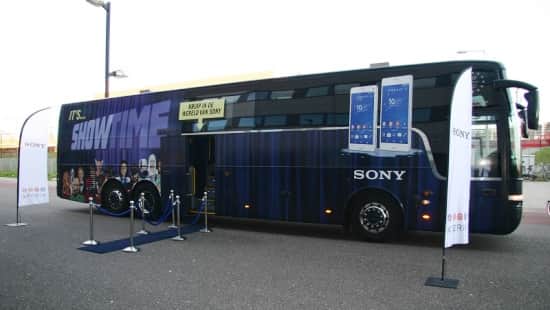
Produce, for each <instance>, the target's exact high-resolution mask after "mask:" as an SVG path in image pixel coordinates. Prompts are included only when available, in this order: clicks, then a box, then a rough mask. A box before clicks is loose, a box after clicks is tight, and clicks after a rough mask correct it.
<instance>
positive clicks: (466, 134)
mask: <svg viewBox="0 0 550 310" xmlns="http://www.w3.org/2000/svg"><path fill="white" fill-rule="evenodd" d="M453 135H454V136H455V137H459V138H464V139H466V140H468V139H470V131H468V130H462V129H459V128H453Z"/></svg>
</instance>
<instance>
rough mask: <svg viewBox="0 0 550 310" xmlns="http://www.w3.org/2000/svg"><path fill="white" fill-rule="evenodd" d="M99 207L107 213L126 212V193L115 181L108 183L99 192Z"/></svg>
mask: <svg viewBox="0 0 550 310" xmlns="http://www.w3.org/2000/svg"><path fill="white" fill-rule="evenodd" d="M101 206H102V207H103V208H105V209H107V211H109V212H113V213H122V212H124V211H126V210H128V193H127V192H126V189H124V187H123V186H122V184H120V183H119V182H117V181H109V182H107V183H106V184H105V185H104V186H103V190H102V191H101Z"/></svg>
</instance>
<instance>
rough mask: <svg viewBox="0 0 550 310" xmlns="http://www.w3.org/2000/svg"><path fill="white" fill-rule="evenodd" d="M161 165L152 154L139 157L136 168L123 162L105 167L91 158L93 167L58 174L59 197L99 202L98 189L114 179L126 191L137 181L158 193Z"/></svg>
mask: <svg viewBox="0 0 550 310" xmlns="http://www.w3.org/2000/svg"><path fill="white" fill-rule="evenodd" d="M160 169H161V162H160V161H159V160H157V157H156V155H155V154H154V153H151V154H149V156H147V158H141V159H140V160H139V161H138V163H137V165H130V164H129V163H128V161H127V160H125V159H123V160H121V161H120V163H119V164H118V166H112V165H107V166H105V164H104V160H102V159H94V163H93V165H90V166H89V167H87V169H86V170H87V173H86V171H85V169H84V167H82V166H80V167H78V168H70V169H68V170H65V171H63V172H62V190H61V193H62V197H64V198H70V199H71V200H76V201H82V202H85V201H87V200H88V198H87V197H93V198H94V201H96V202H99V201H100V198H101V197H100V194H101V188H102V187H103V184H104V183H105V182H106V181H107V180H109V179H112V178H114V179H116V180H118V181H119V182H120V183H121V184H122V186H123V187H124V188H125V189H126V190H131V189H132V187H133V186H134V184H136V183H137V182H139V181H141V180H149V181H151V182H153V183H154V184H155V185H156V186H157V188H158V189H159V190H160Z"/></svg>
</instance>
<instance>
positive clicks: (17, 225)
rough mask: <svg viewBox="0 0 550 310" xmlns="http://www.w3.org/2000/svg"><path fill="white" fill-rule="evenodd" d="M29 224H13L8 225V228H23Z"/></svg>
mask: <svg viewBox="0 0 550 310" xmlns="http://www.w3.org/2000/svg"><path fill="white" fill-rule="evenodd" d="M27 225H29V224H27V223H11V224H6V226H8V227H21V226H27Z"/></svg>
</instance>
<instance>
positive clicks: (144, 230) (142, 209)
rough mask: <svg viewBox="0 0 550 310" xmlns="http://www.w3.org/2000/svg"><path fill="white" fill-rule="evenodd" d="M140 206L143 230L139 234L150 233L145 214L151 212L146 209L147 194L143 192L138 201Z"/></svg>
mask: <svg viewBox="0 0 550 310" xmlns="http://www.w3.org/2000/svg"><path fill="white" fill-rule="evenodd" d="M138 206H139V209H140V211H141V230H140V231H138V232H137V234H138V235H148V234H149V232H148V231H147V229H145V215H147V214H149V211H148V210H147V209H145V194H144V193H141V194H140V197H139V201H138Z"/></svg>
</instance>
